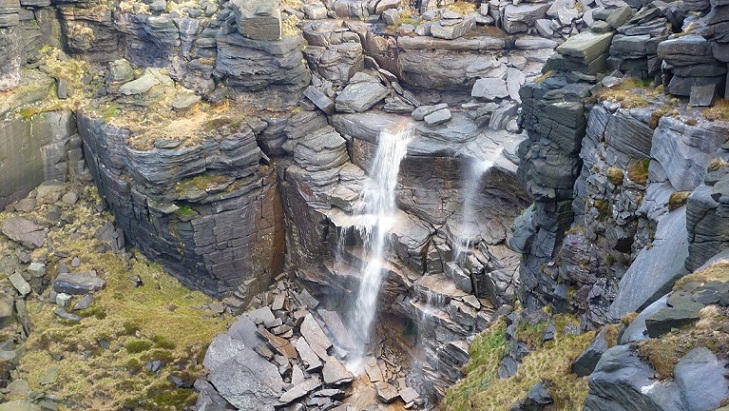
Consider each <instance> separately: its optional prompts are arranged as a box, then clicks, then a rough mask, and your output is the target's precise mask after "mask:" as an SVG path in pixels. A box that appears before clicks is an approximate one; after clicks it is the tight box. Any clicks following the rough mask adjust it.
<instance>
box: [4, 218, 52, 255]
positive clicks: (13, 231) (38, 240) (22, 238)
mask: <svg viewBox="0 0 729 411" xmlns="http://www.w3.org/2000/svg"><path fill="white" fill-rule="evenodd" d="M0 231H2V233H3V234H5V235H6V236H7V237H8V238H9V239H11V240H13V241H15V242H18V243H20V244H22V245H23V246H24V247H26V248H29V249H31V250H33V249H36V248H39V247H42V246H43V244H45V242H46V235H47V234H46V232H44V231H43V230H42V229H41V228H40V227H38V226H37V225H35V223H33V222H32V221H30V220H27V219H25V218H22V217H10V218H6V219H5V220H3V222H2V225H0Z"/></svg>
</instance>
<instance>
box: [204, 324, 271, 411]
mask: <svg viewBox="0 0 729 411" xmlns="http://www.w3.org/2000/svg"><path fill="white" fill-rule="evenodd" d="M203 364H204V365H205V367H207V368H208V369H209V370H210V377H209V380H210V382H211V383H212V384H213V386H215V388H216V390H217V391H218V393H219V394H220V395H221V396H222V397H223V398H225V399H226V400H227V401H228V402H229V403H230V404H232V405H233V406H234V407H237V408H238V409H258V410H262V411H273V410H274V409H275V407H276V406H277V405H278V404H279V401H278V400H279V398H280V397H281V393H282V391H283V387H284V383H283V380H282V379H281V375H280V374H279V372H278V369H277V367H276V366H275V365H273V364H271V363H269V362H268V361H266V360H265V359H263V357H261V356H259V355H258V354H257V353H256V352H254V351H253V350H252V349H250V348H248V347H246V346H245V344H243V342H241V341H239V340H235V339H233V338H231V337H230V336H229V335H227V334H221V335H219V336H217V337H216V338H215V339H214V340H213V342H212V343H211V344H210V348H208V351H207V353H206V354H205V360H204V361H203Z"/></svg>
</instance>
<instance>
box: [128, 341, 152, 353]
mask: <svg viewBox="0 0 729 411" xmlns="http://www.w3.org/2000/svg"><path fill="white" fill-rule="evenodd" d="M124 348H125V349H126V350H127V352H129V353H130V354H139V353H140V352H144V351H147V350H148V349H150V348H152V341H147V340H134V341H130V342H128V343H127V344H126V345H125V346H124Z"/></svg>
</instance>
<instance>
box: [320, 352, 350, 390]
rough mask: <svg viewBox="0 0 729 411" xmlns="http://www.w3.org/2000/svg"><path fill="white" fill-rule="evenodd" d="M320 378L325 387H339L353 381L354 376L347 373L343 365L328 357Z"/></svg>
mask: <svg viewBox="0 0 729 411" xmlns="http://www.w3.org/2000/svg"><path fill="white" fill-rule="evenodd" d="M322 376H323V377H324V383H325V384H326V385H327V386H340V385H344V384H349V383H351V382H352V381H354V375H352V373H351V372H349V371H347V369H346V368H344V365H342V363H341V362H339V360H338V359H336V358H334V357H329V358H328V359H327V360H326V362H325V363H324V369H323V370H322Z"/></svg>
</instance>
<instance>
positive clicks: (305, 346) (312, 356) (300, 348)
mask: <svg viewBox="0 0 729 411" xmlns="http://www.w3.org/2000/svg"><path fill="white" fill-rule="evenodd" d="M296 351H297V352H298V353H299V356H300V357H301V360H302V361H304V364H305V365H306V367H307V368H306V372H308V373H312V372H316V371H319V370H321V367H322V366H323V365H324V364H323V363H322V362H321V359H320V358H319V356H318V355H317V354H316V353H315V352H314V350H313V349H312V348H311V346H310V345H309V343H307V342H306V339H305V338H299V339H298V340H297V341H296Z"/></svg>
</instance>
